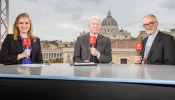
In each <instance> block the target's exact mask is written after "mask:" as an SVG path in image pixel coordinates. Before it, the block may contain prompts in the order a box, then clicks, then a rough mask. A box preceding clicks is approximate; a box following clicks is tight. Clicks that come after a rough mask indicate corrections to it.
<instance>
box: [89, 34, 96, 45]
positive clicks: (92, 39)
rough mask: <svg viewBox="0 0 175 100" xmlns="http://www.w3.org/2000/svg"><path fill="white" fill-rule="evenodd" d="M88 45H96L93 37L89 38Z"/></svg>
mask: <svg viewBox="0 0 175 100" xmlns="http://www.w3.org/2000/svg"><path fill="white" fill-rule="evenodd" d="M89 44H91V45H94V44H96V37H95V36H90V37H89Z"/></svg>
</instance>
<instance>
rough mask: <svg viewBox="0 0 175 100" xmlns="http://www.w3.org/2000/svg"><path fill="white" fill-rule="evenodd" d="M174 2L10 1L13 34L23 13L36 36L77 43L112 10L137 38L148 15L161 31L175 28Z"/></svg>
mask: <svg viewBox="0 0 175 100" xmlns="http://www.w3.org/2000/svg"><path fill="white" fill-rule="evenodd" d="M174 4H175V1H174V0H154V2H153V1H151V0H134V1H133V0H132V1H130V0H122V1H121V0H108V1H106V0H71V1H70V0H52V1H50V0H10V1H9V33H12V27H13V23H14V21H15V19H16V17H17V16H18V15H19V14H20V13H23V12H26V13H28V14H29V15H30V17H31V19H32V22H33V29H34V34H35V35H36V36H38V37H39V38H40V39H41V40H62V41H68V42H70V41H74V40H76V38H77V37H78V36H79V35H80V32H83V31H86V32H88V31H89V29H88V26H87V24H88V21H89V18H90V17H91V16H94V15H95V16H99V17H100V19H101V21H103V19H104V18H106V16H107V13H108V11H109V10H110V11H111V14H112V17H113V18H114V19H115V20H116V21H117V23H118V27H119V29H121V27H122V28H123V29H124V30H127V31H128V32H130V33H131V36H132V37H137V36H138V34H139V31H142V30H143V28H142V18H143V16H144V15H146V14H154V15H156V17H157V19H158V21H159V29H160V30H162V31H169V30H170V29H172V28H175V23H174V22H175V19H174V16H175V14H174V13H173V12H174V11H175V6H174Z"/></svg>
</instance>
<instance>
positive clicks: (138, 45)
mask: <svg viewBox="0 0 175 100" xmlns="http://www.w3.org/2000/svg"><path fill="white" fill-rule="evenodd" d="M135 50H136V51H137V52H140V51H141V50H142V43H141V42H136V43H135Z"/></svg>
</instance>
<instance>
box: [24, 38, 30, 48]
mask: <svg viewBox="0 0 175 100" xmlns="http://www.w3.org/2000/svg"><path fill="white" fill-rule="evenodd" d="M23 45H24V46H25V47H29V46H30V45H31V42H30V38H24V40H23Z"/></svg>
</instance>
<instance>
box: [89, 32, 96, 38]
mask: <svg viewBox="0 0 175 100" xmlns="http://www.w3.org/2000/svg"><path fill="white" fill-rule="evenodd" d="M90 36H95V37H96V38H97V36H98V34H97V35H93V34H92V33H90Z"/></svg>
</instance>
